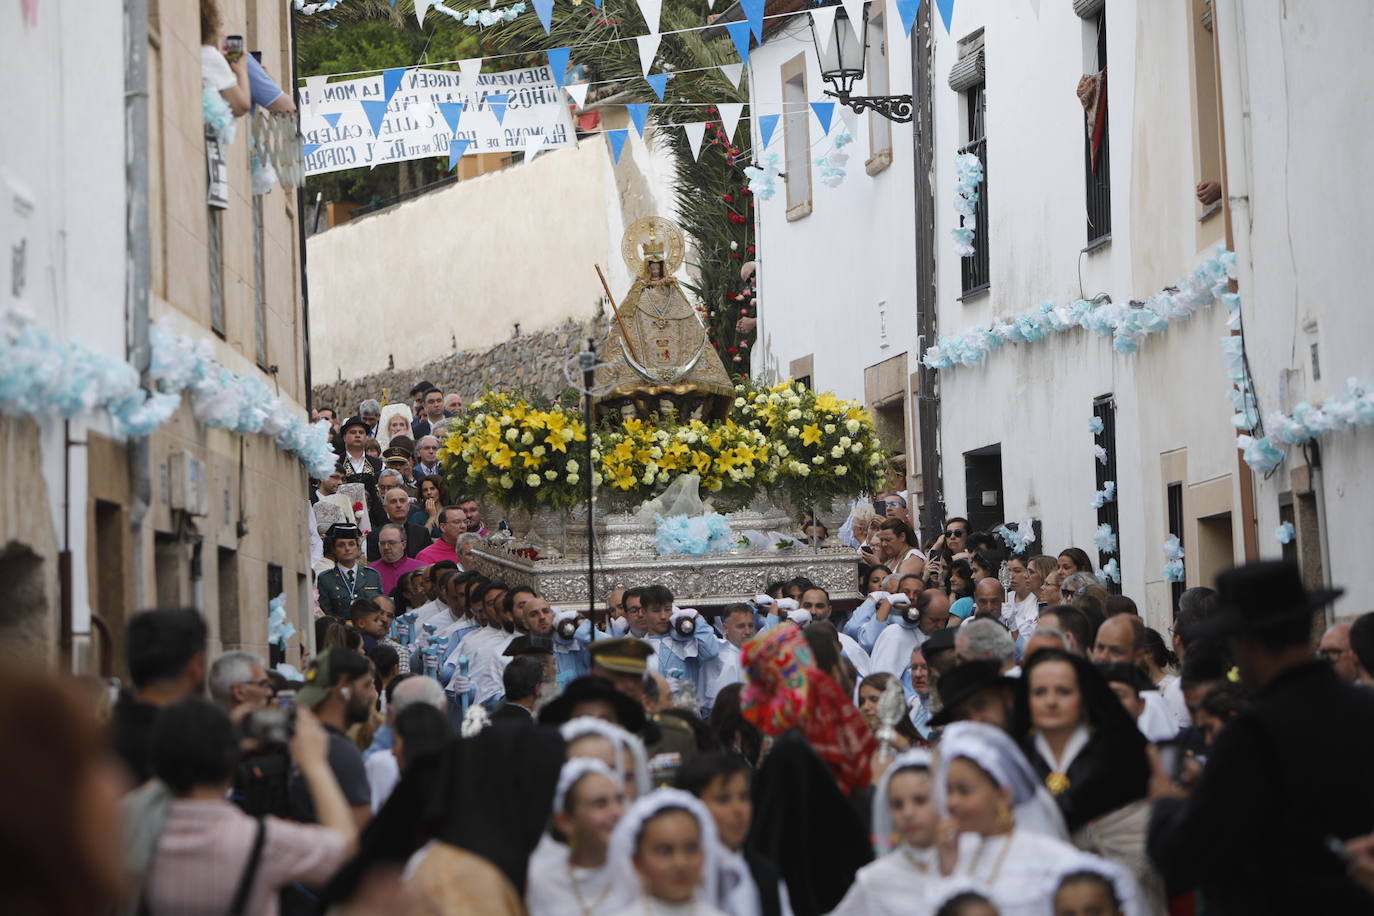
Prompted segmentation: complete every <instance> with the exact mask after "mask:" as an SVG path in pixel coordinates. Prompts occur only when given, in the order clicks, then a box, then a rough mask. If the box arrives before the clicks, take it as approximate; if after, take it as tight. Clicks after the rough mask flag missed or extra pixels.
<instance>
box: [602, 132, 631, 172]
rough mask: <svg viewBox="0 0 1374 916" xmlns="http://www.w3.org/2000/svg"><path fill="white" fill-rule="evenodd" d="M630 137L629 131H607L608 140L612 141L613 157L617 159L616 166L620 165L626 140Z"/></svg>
mask: <svg viewBox="0 0 1374 916" xmlns="http://www.w3.org/2000/svg"><path fill="white" fill-rule="evenodd" d="M629 135H630V132H629V131H628V130H608V131H606V139H607V140H609V141H611V155H612V156H614V157H615V162H616V165H619V164H620V154H621V152H622V151H624V149H625V138H626V137H628V136H629Z"/></svg>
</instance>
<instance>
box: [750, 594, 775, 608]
mask: <svg viewBox="0 0 1374 916" xmlns="http://www.w3.org/2000/svg"><path fill="white" fill-rule="evenodd" d="M772 606H773V596H772V595H755V596H754V607H758V608H766V607H772Z"/></svg>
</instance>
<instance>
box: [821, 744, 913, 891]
mask: <svg viewBox="0 0 1374 916" xmlns="http://www.w3.org/2000/svg"><path fill="white" fill-rule="evenodd" d="M933 767H934V764H933V761H932V757H931V754H930V751H927V750H920V749H918V750H909V751H904V752H902V753H901V754H898V755H897V757H896V759H894V760H893V761H892V763H891V765H890V766H888V768H887V769H886V770H885V771H884V772H883V775H882V777H881V778H880V779H879V780H878V788H877V790H876V791H875V792H874V793H873V851H874V853H875V854H876V855H877V856H878V858H877V860H876V861H874V862H872V863H870V864H868V865H865V866H864V867H863V868H861V869H859V873H858V874H857V875H856V876H855V878H854V884H853V886H852V887H850V889H849V893H847V894H845V896H844V899H843V900H842V901H840V905H839V906H838V907H837V908H836V909H835V910H834V913H833V914H832V916H864V914H867V913H876V914H892V916H897V914H908V913H920V912H925V911H926V910H927V909H928V908H929V907H930V904H931V902H932V901H930V900H929V895H930V893H931V891H932V890H933V888H934V887H935V885H937V884H938V883H939V882H940V869H939V862H938V861H937V856H936V849H935V836H936V830H937V828H938V826H939V821H940V815H939V812H938V811H937V810H936V807H935V784H934V779H933V774H932V769H933Z"/></svg>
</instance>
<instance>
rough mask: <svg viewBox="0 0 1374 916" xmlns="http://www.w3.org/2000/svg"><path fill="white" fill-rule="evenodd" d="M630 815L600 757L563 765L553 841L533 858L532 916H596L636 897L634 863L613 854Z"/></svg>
mask: <svg viewBox="0 0 1374 916" xmlns="http://www.w3.org/2000/svg"><path fill="white" fill-rule="evenodd" d="M624 810H625V790H624V780H623V778H622V777H621V776H619V775H618V774H616V773H615V772H614V771H613V770H612V769H611V768H610V767H609V766H607V765H606V764H605V763H604V762H602V761H601V760H599V759H597V758H595V757H574V758H573V759H571V760H569V761H568V762H567V763H565V764H563V768H562V770H561V771H560V772H559V774H558V788H557V791H555V793H554V797H553V817H552V820H551V823H550V826H549V836H548V839H549V840H550V842H548V843H544V842H541V843H540V846H539V850H538V851H537V852H536V853H535V855H534V856H533V857H531V861H530V867H529V878H528V880H527V882H526V889H525V905H526V907H527V909H528V911H529V913H530V916H592V914H594V913H604V912H607V911H609V910H615V909H619V908H621V907H623V906H626V905H627V904H629V903H630V902H631V901H632V900H634V897H635V882H634V876H633V874H632V873H631V872H630V869H629V864H628V863H627V862H625V861H623V860H615V859H612V858H611V857H610V855H609V849H610V839H611V834H612V833H613V832H614V827H615V824H616V823H618V822H619V820H620V818H621V816H622V815H623V813H624Z"/></svg>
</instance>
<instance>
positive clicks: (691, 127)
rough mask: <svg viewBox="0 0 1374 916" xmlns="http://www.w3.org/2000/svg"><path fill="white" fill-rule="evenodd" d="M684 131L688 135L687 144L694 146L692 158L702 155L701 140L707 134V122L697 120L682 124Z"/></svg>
mask: <svg viewBox="0 0 1374 916" xmlns="http://www.w3.org/2000/svg"><path fill="white" fill-rule="evenodd" d="M682 131H683V133H685V134H686V135H687V145H688V146H689V147H691V148H692V158H693V159H696V158H698V157H699V156H701V140H702V138H703V137H705V136H706V122H705V121H697V122H696V123H694V124H684V125H682Z"/></svg>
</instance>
